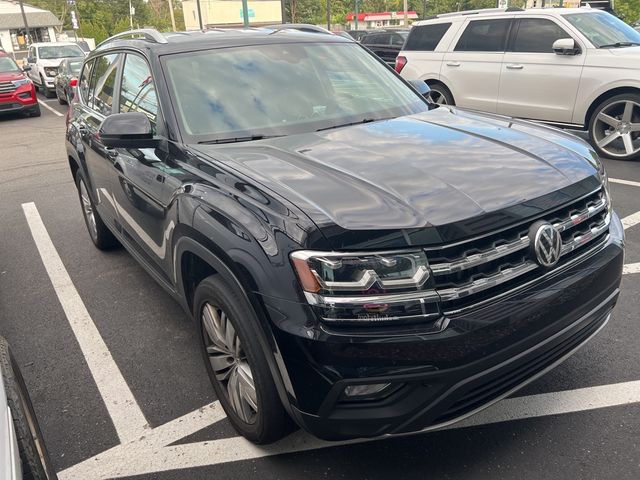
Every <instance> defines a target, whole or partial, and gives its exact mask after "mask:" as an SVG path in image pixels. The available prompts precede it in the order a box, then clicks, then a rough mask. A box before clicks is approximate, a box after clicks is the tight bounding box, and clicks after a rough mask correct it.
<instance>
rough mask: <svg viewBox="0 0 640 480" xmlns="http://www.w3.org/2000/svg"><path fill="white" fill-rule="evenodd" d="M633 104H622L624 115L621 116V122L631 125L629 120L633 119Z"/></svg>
mask: <svg viewBox="0 0 640 480" xmlns="http://www.w3.org/2000/svg"><path fill="white" fill-rule="evenodd" d="M633 107H634V103H633V102H625V104H624V113H623V114H622V121H623V122H627V123H631V119H632V117H633Z"/></svg>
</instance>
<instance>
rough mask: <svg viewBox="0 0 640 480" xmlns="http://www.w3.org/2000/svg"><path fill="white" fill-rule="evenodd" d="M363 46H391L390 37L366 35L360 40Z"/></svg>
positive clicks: (385, 35)
mask: <svg viewBox="0 0 640 480" xmlns="http://www.w3.org/2000/svg"><path fill="white" fill-rule="evenodd" d="M362 43H363V44H365V45H391V35H389V34H377V35H367V36H366V37H364V40H362Z"/></svg>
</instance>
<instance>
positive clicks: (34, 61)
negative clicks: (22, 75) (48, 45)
mask: <svg viewBox="0 0 640 480" xmlns="http://www.w3.org/2000/svg"><path fill="white" fill-rule="evenodd" d="M27 62H28V63H36V59H35V57H27Z"/></svg>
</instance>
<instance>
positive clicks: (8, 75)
mask: <svg viewBox="0 0 640 480" xmlns="http://www.w3.org/2000/svg"><path fill="white" fill-rule="evenodd" d="M23 78H25V76H24V74H23V73H20V72H0V82H12V81H14V80H22V79H23Z"/></svg>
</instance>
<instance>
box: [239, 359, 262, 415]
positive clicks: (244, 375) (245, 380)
mask: <svg viewBox="0 0 640 480" xmlns="http://www.w3.org/2000/svg"><path fill="white" fill-rule="evenodd" d="M238 379H239V381H240V392H241V394H242V398H243V399H244V400H245V401H246V402H247V403H248V404H249V405H250V406H251V408H252V409H253V410H254V411H256V412H257V411H258V396H257V394H256V387H255V384H254V383H253V374H252V373H251V369H250V368H249V365H247V364H246V363H244V362H242V363H240V365H238Z"/></svg>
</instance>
